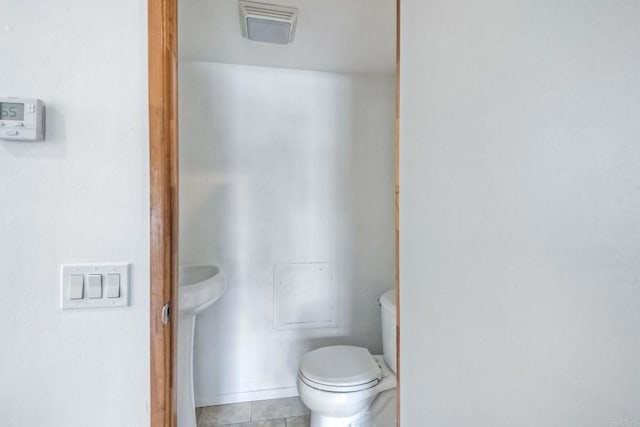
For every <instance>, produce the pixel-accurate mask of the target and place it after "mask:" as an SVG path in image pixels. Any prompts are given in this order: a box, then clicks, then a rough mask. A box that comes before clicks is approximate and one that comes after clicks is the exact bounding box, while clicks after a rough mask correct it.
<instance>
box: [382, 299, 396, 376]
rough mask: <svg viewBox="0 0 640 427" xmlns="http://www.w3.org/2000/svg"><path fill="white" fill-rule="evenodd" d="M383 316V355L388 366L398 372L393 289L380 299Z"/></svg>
mask: <svg viewBox="0 0 640 427" xmlns="http://www.w3.org/2000/svg"><path fill="white" fill-rule="evenodd" d="M380 313H381V314H382V353H383V355H384V360H385V362H387V366H389V368H391V370H392V371H393V372H394V373H395V372H396V291H395V289H391V290H390V291H387V292H385V293H384V294H382V296H381V297H380Z"/></svg>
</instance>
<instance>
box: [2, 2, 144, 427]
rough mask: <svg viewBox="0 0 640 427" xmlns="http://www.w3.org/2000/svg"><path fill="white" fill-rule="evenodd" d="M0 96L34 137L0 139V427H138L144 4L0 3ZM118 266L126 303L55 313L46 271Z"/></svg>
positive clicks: (56, 297) (56, 294) (54, 279)
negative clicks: (124, 266)
mask: <svg viewBox="0 0 640 427" xmlns="http://www.w3.org/2000/svg"><path fill="white" fill-rule="evenodd" d="M0 45H1V46H2V59H1V60H0V94H1V95H2V96H24V97H38V98H41V99H43V100H44V101H45V103H46V105H47V140H46V141H45V142H41V143H17V142H5V141H0V260H1V261H0V289H2V296H1V297H0V347H1V349H0V384H1V386H0V425H1V426H3V427H27V426H38V425H46V426H52V427H54V426H60V427H72V426H79V427H80V426H89V425H90V426H94V427H99V426H104V427H114V426H119V427H125V426H131V427H140V426H146V425H148V424H149V416H148V408H147V406H148V395H149V386H148V383H149V349H148V348H149V344H148V342H149V333H148V293H149V284H148V281H149V280H148V279H149V278H148V257H149V248H148V243H147V242H148V240H149V231H148V229H149V225H148V198H149V195H148V193H149V190H148V177H147V175H148V153H147V145H148V142H147V113H146V111H147V109H146V86H147V83H146V2H145V1H130V0H115V1H110V2H102V1H86V0H82V1H80V0H52V1H46V2H43V1H39V0H23V1H19V2H13V1H3V2H2V13H0ZM109 261H128V262H131V263H132V270H131V288H130V289H131V295H130V301H131V306H130V307H128V308H126V309H119V310H95V311H91V310H88V311H82V312H80V311H78V312H63V311H61V310H60V291H59V285H60V284H59V281H60V278H59V276H60V264H62V263H74V262H109Z"/></svg>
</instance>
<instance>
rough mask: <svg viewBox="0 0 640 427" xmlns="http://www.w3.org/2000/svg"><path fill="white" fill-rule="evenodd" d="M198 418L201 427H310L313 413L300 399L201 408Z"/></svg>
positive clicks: (197, 413)
mask: <svg viewBox="0 0 640 427" xmlns="http://www.w3.org/2000/svg"><path fill="white" fill-rule="evenodd" d="M196 418H197V420H198V427H218V426H225V427H309V410H308V409H307V408H306V407H305V406H304V404H303V403H302V402H301V401H300V398H298V397H287V398H284V399H272V400H257V401H254V402H243V403H232V404H229V405H218V406H207V407H204V408H197V409H196Z"/></svg>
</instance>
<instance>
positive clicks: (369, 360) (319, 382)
mask: <svg viewBox="0 0 640 427" xmlns="http://www.w3.org/2000/svg"><path fill="white" fill-rule="evenodd" d="M380 311H381V314H382V350H383V353H384V355H383V356H372V355H371V353H369V350H367V349H366V348H363V347H356V346H350V345H335V346H329V347H322V348H318V349H316V350H313V351H311V352H309V353H307V354H305V355H304V356H303V357H302V360H301V361H300V368H299V369H298V392H299V393H300V399H302V402H304V404H305V405H306V406H307V407H308V408H309V409H310V410H311V427H348V426H351V425H354V426H355V425H360V423H359V422H358V420H359V419H361V418H362V417H363V416H364V415H365V414H367V411H368V409H369V406H370V405H371V404H372V402H373V401H374V399H375V398H376V396H378V395H379V394H380V393H382V392H384V391H386V390H391V389H395V388H396V375H395V371H396V296H395V291H394V290H390V291H387V292H385V293H384V294H383V295H382V296H381V297H380Z"/></svg>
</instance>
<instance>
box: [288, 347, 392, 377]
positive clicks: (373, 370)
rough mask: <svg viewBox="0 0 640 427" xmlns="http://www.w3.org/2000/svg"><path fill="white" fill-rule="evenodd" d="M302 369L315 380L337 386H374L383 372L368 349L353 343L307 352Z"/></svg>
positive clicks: (302, 372) (305, 374)
mask: <svg viewBox="0 0 640 427" xmlns="http://www.w3.org/2000/svg"><path fill="white" fill-rule="evenodd" d="M300 373H301V374H302V375H303V376H304V377H306V378H307V379H309V380H311V381H313V382H314V383H317V384H323V385H328V386H336V387H353V386H359V385H367V386H373V385H375V383H377V381H378V380H379V379H380V378H381V376H382V371H381V369H380V366H378V364H377V363H376V361H375V360H374V359H373V357H372V356H371V353H369V350H367V349H366V348H363V347H355V346H351V345H334V346H330V347H322V348H319V349H317V350H313V351H311V352H309V353H307V354H305V355H304V356H303V357H302V360H301V361H300ZM371 383H373V384H371Z"/></svg>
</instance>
